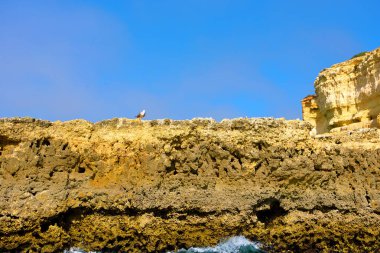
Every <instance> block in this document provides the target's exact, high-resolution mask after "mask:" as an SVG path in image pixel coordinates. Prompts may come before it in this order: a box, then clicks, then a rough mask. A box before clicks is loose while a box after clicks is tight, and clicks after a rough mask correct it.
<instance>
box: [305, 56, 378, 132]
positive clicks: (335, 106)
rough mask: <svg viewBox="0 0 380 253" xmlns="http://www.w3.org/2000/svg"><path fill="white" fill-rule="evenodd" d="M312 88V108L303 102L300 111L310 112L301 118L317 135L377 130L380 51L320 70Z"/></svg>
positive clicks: (308, 98)
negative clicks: (354, 130)
mask: <svg viewBox="0 0 380 253" xmlns="http://www.w3.org/2000/svg"><path fill="white" fill-rule="evenodd" d="M314 87H315V93H316V96H315V102H316V103H315V104H314V105H313V106H314V108H311V107H309V105H308V104H305V103H304V102H303V111H305V112H306V113H307V112H309V111H310V110H312V114H309V115H307V114H304V119H305V120H308V121H309V122H310V123H312V124H314V125H315V126H316V130H317V132H318V133H324V132H328V131H330V130H333V131H339V130H341V129H342V128H343V129H355V128H366V127H378V126H379V124H378V123H377V120H376V119H377V117H378V115H379V113H380V48H378V49H376V50H374V51H372V52H368V53H365V54H363V55H361V56H358V57H354V58H353V59H351V60H348V61H346V62H343V63H339V64H336V65H333V66H332V67H331V68H327V69H325V70H323V71H322V72H321V73H320V74H319V75H318V77H317V79H316V80H315V83H314ZM305 99H306V100H310V99H311V98H310V97H307V98H305ZM315 106H317V110H316V108H315ZM309 118H311V120H309ZM314 119H315V120H314Z"/></svg>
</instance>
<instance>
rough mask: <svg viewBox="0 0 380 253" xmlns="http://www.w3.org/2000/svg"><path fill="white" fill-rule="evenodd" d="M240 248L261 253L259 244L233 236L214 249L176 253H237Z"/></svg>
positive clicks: (193, 249) (192, 249)
mask: <svg viewBox="0 0 380 253" xmlns="http://www.w3.org/2000/svg"><path fill="white" fill-rule="evenodd" d="M242 247H250V248H252V249H255V250H257V252H261V251H260V244H259V243H255V242H251V241H250V240H248V239H247V238H245V237H244V236H234V237H231V238H229V239H227V240H225V241H222V242H220V243H219V244H218V245H216V246H215V247H204V248H198V247H191V248H189V249H188V250H184V249H182V250H179V251H178V253H185V252H188V253H210V252H213V253H214V252H215V253H238V252H241V249H242ZM249 252H252V251H249ZM173 253H174V252H173Z"/></svg>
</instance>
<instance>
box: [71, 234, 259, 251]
mask: <svg viewBox="0 0 380 253" xmlns="http://www.w3.org/2000/svg"><path fill="white" fill-rule="evenodd" d="M64 253H98V252H85V251H82V250H80V249H77V248H71V249H69V250H65V251H64ZM168 253H265V251H263V250H261V249H260V243H257V242H251V241H250V240H248V239H247V238H245V237H244V236H234V237H231V238H228V239H226V240H223V241H221V242H220V243H219V244H218V245H216V246H210V247H203V248H202V247H191V248H189V249H181V250H179V251H176V252H168Z"/></svg>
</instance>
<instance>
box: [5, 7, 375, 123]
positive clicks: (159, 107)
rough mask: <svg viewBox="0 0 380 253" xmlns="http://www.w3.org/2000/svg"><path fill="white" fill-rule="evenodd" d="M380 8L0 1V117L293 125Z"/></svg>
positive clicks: (365, 41) (358, 44)
mask: <svg viewBox="0 0 380 253" xmlns="http://www.w3.org/2000/svg"><path fill="white" fill-rule="evenodd" d="M379 10H380V1H377V0H373V1H371V0H367V1H365V0H362V1H350V0H344V1H343V0H319V1H307V0H261V1H258V0H256V1H255V0H246V1H244V0H240V1H239V0H231V1H227V0H215V1H212V0H181V1H178V0H162V1H159V0H157V1H156V0H154V1H152V0H150V1H144V0H136V1H132V0H131V1H128V0H125V1H112V0H110V1H106V0H104V1H94V0H91V1H90V0H89V1H81V0H73V1H69V0H62V1H36V0H34V1H17V0H9V1H8V0H1V1H0V90H1V93H0V94H1V99H0V108H1V110H0V117H13V116H31V117H37V118H42V119H48V120H69V119H74V118H84V119H87V120H90V121H98V120H102V119H107V118H113V117H133V116H134V115H136V114H137V113H138V112H139V110H141V109H146V110H147V119H157V118H173V119H190V118H193V117H213V118H215V119H217V120H220V119H222V118H235V117H246V116H247V117H285V118H287V119H292V118H301V105H300V100H301V99H302V98H303V97H304V96H306V95H308V94H311V93H314V87H313V82H314V79H315V78H316V76H317V74H318V72H319V71H321V70H322V69H323V68H326V67H329V66H331V65H332V64H335V63H338V62H341V61H344V60H347V59H349V58H351V57H352V56H353V55H354V54H356V53H359V52H362V51H369V50H373V49H375V48H377V47H379V46H380V37H379V35H380V32H379V31H380V18H379Z"/></svg>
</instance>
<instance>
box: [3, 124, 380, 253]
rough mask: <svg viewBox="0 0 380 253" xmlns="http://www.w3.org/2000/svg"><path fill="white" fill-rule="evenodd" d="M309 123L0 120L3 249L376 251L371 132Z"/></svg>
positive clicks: (377, 133)
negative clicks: (255, 246) (247, 243)
mask: <svg viewBox="0 0 380 253" xmlns="http://www.w3.org/2000/svg"><path fill="white" fill-rule="evenodd" d="M311 128H312V125H310V124H309V123H307V122H303V121H286V120H282V119H271V118H260V119H234V120H223V121H222V122H219V123H218V122H215V121H213V120H209V119H193V120H189V121H172V120H153V121H144V122H143V123H142V124H139V123H138V122H136V121H133V120H128V119H112V120H107V121H102V122H98V123H95V124H93V123H90V122H87V121H84V120H74V121H68V122H49V121H42V120H35V119H31V118H5V119H0V251H2V252H3V251H15V252H59V251H62V250H63V249H65V248H68V247H70V246H76V247H80V248H83V249H87V250H109V251H127V252H165V251H167V250H174V249H178V248H181V247H190V246H204V245H212V244H214V243H216V242H218V241H219V240H220V239H221V238H225V237H228V236H234V235H245V236H246V237H247V238H250V239H254V240H259V241H261V242H262V243H264V244H265V245H266V248H267V249H268V250H269V251H273V252H286V251H291V252H307V251H308V250H309V252H315V251H317V250H319V251H321V252H376V251H378V250H380V170H379V168H380V148H379V147H380V145H379V144H380V130H378V129H367V130H365V131H364V130H357V131H352V132H349V133H348V132H346V133H337V134H335V135H323V136H318V138H312V137H310V135H309V132H310V130H311ZM313 250H314V251H313Z"/></svg>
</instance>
